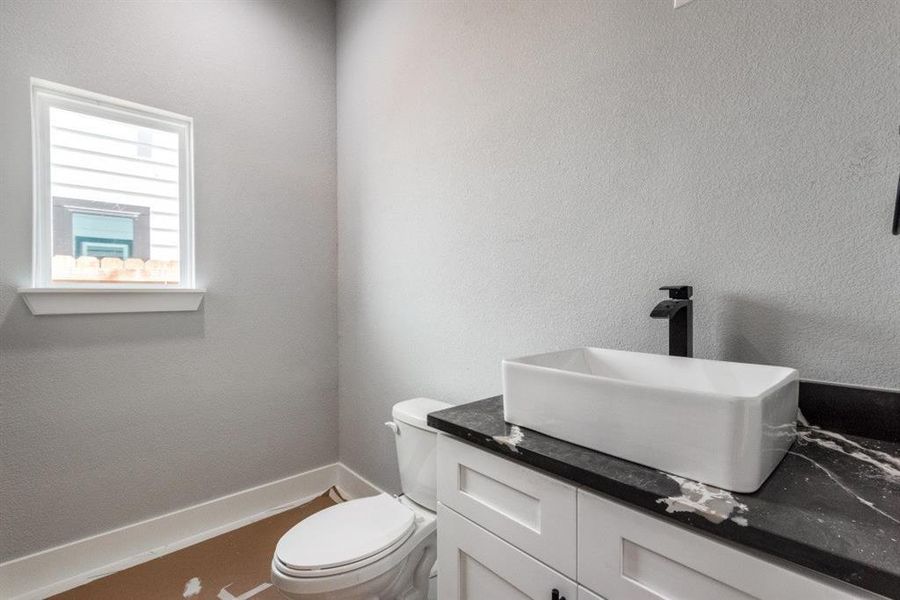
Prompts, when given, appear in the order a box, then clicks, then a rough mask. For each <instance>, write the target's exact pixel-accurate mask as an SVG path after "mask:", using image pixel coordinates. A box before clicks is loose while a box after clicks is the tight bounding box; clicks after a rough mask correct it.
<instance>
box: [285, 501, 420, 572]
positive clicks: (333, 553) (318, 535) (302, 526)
mask: <svg viewBox="0 0 900 600" xmlns="http://www.w3.org/2000/svg"><path fill="white" fill-rule="evenodd" d="M415 529H416V514H415V512H414V511H413V509H412V508H410V507H409V506H406V505H405V504H403V503H401V502H400V501H399V500H397V499H395V498H393V497H392V496H389V495H387V494H384V493H382V494H379V495H377V496H372V497H369V498H359V499H356V500H350V501H348V502H344V503H341V504H337V505H335V506H332V507H330V508H327V509H325V510H323V511H320V512H318V513H316V514H314V515H312V516H310V517H308V518H306V519H304V520H303V521H301V522H300V523H298V524H297V525H295V526H294V527H293V528H291V529H290V530H289V531H288V532H287V533H286V534H284V536H283V537H282V538H281V540H279V542H278V545H277V546H276V548H275V561H274V563H275V565H276V566H277V568H278V570H279V571H281V572H282V573H284V574H285V575H288V576H291V577H299V578H306V577H326V576H330V575H335V574H339V573H345V572H347V571H351V570H354V569H358V568H361V567H363V566H365V565H367V564H371V563H372V562H375V561H377V560H379V559H380V558H382V557H383V556H385V555H387V554H390V553H392V552H394V551H395V550H396V549H397V548H398V547H399V546H402V545H403V543H404V542H406V540H407V539H409V537H410V536H411V535H412V534H413V532H414V531H415Z"/></svg>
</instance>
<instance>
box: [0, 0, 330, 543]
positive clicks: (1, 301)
mask: <svg viewBox="0 0 900 600" xmlns="http://www.w3.org/2000/svg"><path fill="white" fill-rule="evenodd" d="M334 52H335V38H334V5H333V3H332V2H327V1H324V0H323V1H321V2H318V1H305V2H295V3H279V2H268V1H260V0H252V1H246V2H193V3H179V2H118V3H112V2H82V1H79V2H72V1H65V2H64V1H57V2H32V1H21V2H19V1H10V0H2V1H0V261H2V267H0V282H2V283H0V381H2V385H0V402H2V406H0V444H2V448H0V450H2V452H0V456H2V459H0V460H2V467H0V519H2V523H0V531H2V534H0V544H2V545H0V560H5V559H9V558H12V557H15V556H20V555H23V554H26V553H29V552H32V551H35V550H39V549H42V548H46V547H48V546H52V545H56V544H59V543H62V542H66V541H69V540H72V539H75V538H80V537H83V536H86V535H89V534H93V533H96V532H99V531H104V530H107V529H110V528H113V527H116V526H120V525H124V524H126V523H130V522H133V521H137V520H140V519H144V518H147V517H151V516H153V515H157V514H160V513H164V512H167V511H170V510H174V509H178V508H181V507H184V506H187V505H190V504H193V503H196V502H200V501H204V500H207V499H210V498H214V497H218V496H221V495H224V494H227V493H230V492H235V491H238V490H241V489H244V488H247V487H250V486H253V485H257V484H261V483H264V482H268V481H271V480H274V479H277V478H280V477H284V476H287V475H290V474H294V473H298V472H301V471H304V470H306V469H309V468H313V467H316V466H318V465H322V464H325V463H328V462H331V461H333V460H335V459H336V458H337V453H338V450H337V403H336V394H337V324H336V293H337V292H336V247H335V242H336V235H337V233H336V231H337V227H336V215H335V206H334V202H335V194H336V191H335V184H336V175H335V65H334ZM29 76H36V77H41V78H45V79H49V80H52V81H58V82H61V83H66V84H69V85H74V86H77V87H82V88H85V89H88V90H92V91H95V92H100V93H104V94H109V95H112V96H116V97H120V98H125V99H128V100H133V101H136V102H141V103H144V104H149V105H152V106H157V107H160V108H164V109H169V110H172V111H177V112H180V113H183V114H186V115H190V116H193V117H194V119H195V134H196V165H195V166H196V169H195V173H196V205H197V271H198V277H199V282H200V283H201V284H202V285H205V286H207V287H208V288H209V293H208V295H207V296H206V300H205V301H204V307H203V308H202V310H201V311H200V312H196V313H180V314H176V313H171V314H139V315H96V316H59V317H33V316H31V314H30V313H29V312H28V309H27V308H26V307H25V305H24V304H23V302H22V300H21V299H20V298H19V297H18V296H17V294H16V291H15V290H16V287H17V286H19V285H23V284H24V285H27V284H28V282H29V278H30V265H31V153H30V147H31V141H30V135H31V134H30V116H29V110H30V108H29V87H28V86H29V82H28V78H29Z"/></svg>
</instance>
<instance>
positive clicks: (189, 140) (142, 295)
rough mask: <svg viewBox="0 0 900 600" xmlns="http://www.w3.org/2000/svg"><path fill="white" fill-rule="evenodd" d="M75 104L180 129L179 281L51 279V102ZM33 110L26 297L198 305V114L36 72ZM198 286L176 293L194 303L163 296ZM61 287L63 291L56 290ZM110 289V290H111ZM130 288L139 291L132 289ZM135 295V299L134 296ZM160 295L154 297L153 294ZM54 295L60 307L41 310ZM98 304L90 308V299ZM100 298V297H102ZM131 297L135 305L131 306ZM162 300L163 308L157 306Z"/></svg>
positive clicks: (32, 300) (85, 305)
mask: <svg viewBox="0 0 900 600" xmlns="http://www.w3.org/2000/svg"><path fill="white" fill-rule="evenodd" d="M54 107H55V108H61V109H66V110H74V111H77V112H80V113H84V114H89V115H93V116H98V117H104V118H111V119H116V120H119V121H124V122H127V123H132V124H135V125H142V126H146V127H151V128H154V129H161V130H164V131H170V132H173V133H175V134H176V135H178V140H179V144H178V152H179V156H178V168H179V194H178V196H179V203H180V206H179V267H180V274H179V281H178V283H168V284H167V283H160V282H148V283H140V282H129V283H108V282H66V281H53V279H52V272H51V268H52V258H53V249H52V234H53V231H52V222H51V217H52V212H53V211H52V206H51V204H52V200H51V195H50V191H51V188H50V123H49V114H50V108H54ZM31 110H32V114H31V117H32V159H33V166H32V169H33V177H34V181H33V184H34V217H33V220H34V237H33V253H32V286H33V287H31V288H22V289H21V290H20V291H21V292H22V293H23V295H24V296H25V301H26V303H27V304H28V305H29V307H30V308H31V309H32V312H34V313H35V314H60V313H67V312H81V313H84V312H138V311H139V312H146V311H155V310H166V311H169V310H196V309H197V307H198V306H199V303H200V300H201V299H202V291H203V290H198V289H197V288H196V280H195V271H194V169H193V166H194V165H193V156H194V145H193V125H194V122H193V119H192V118H191V117H187V116H184V115H180V114H177V113H173V112H169V111H166V110H161V109H158V108H153V107H150V106H145V105H142V104H137V103H135V102H129V101H127V100H121V99H118V98H113V97H111V96H105V95H103V94H97V93H94V92H89V91H86V90H81V89H78V88H74V87H71V86H67V85H62V84H59V83H54V82H51V81H46V80H43V79H37V78H31ZM191 291H193V292H197V293H198V295H193V296H192V295H191V294H184V293H180V294H177V296H179V297H181V298H183V299H185V300H190V301H189V302H188V303H187V304H193V301H194V300H196V306H194V307H193V308H173V306H181V305H182V304H185V302H184V300H182V301H181V302H173V298H172V297H170V298H167V299H165V300H161V299H162V297H163V295H162V292H191ZM55 292H59V293H55ZM66 292H71V293H73V294H81V295H82V297H81V298H80V299H79V300H77V301H74V300H73V299H72V298H70V299H69V300H66V297H65V293H66ZM106 292H109V294H106ZM128 292H134V294H129V293H128ZM129 298H134V299H136V300H129ZM154 298H156V299H160V300H159V301H155V300H154V301H151V302H149V304H148V299H154ZM50 300H52V301H53V302H52V303H53V304H60V303H61V304H60V306H59V307H56V308H54V307H46V306H45V307H44V308H43V309H38V310H36V306H35V304H36V303H41V304H44V305H46V304H47V303H48V301H50ZM92 301H93V302H95V304H97V306H98V309H97V310H90V303H91V302H92ZM97 301H99V302H97ZM129 303H132V304H134V307H129ZM73 304H78V305H79V306H80V309H75V308H72V309H71V310H70V309H67V308H66V306H65V305H73ZM156 304H158V305H159V306H160V307H159V308H153V306H155V305H156Z"/></svg>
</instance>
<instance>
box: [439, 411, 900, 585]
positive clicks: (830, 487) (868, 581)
mask: <svg viewBox="0 0 900 600" xmlns="http://www.w3.org/2000/svg"><path fill="white" fill-rule="evenodd" d="M428 424H429V425H431V426H432V427H434V428H436V429H438V430H440V431H443V432H445V433H448V434H452V435H454V436H456V437H459V438H462V439H464V440H467V441H469V442H472V443H474V444H477V445H478V446H482V447H484V448H486V449H488V450H492V451H494V452H498V453H500V454H502V455H504V456H506V457H507V458H510V459H512V460H514V461H517V462H521V463H524V464H527V465H530V466H533V467H536V468H539V469H542V470H544V471H546V472H548V473H552V474H554V475H556V476H559V477H563V478H565V479H568V480H570V481H572V482H574V483H576V484H578V485H580V486H583V487H585V488H590V489H592V490H595V491H597V492H601V493H603V494H606V495H608V496H611V497H613V498H616V499H618V500H620V501H623V502H624V503H627V504H630V505H632V506H634V507H636V508H639V509H642V510H644V511H647V512H651V513H653V514H655V515H657V516H659V517H662V518H665V519H670V520H672V521H676V522H678V523H680V524H682V525H686V526H689V527H691V528H696V529H700V530H703V531H704V532H706V533H708V534H711V535H713V536H716V537H718V538H722V539H724V540H727V541H729V542H734V543H736V544H741V545H743V546H746V547H749V548H753V549H755V550H758V551H761V552H763V553H765V554H768V555H771V556H775V557H778V558H781V559H784V560H787V561H790V562H793V563H796V564H798V565H802V566H804V567H808V568H810V569H813V570H815V571H818V572H821V573H824V574H826V575H829V576H831V577H835V578H838V579H841V580H844V581H846V582H849V583H851V584H854V585H856V586H859V587H862V588H866V589H868V590H871V591H873V592H876V593H879V594H883V595H886V596H888V597H889V598H900V443H895V442H892V441H891V442H889V441H881V440H874V439H869V438H865V437H859V436H852V435H847V434H842V433H837V432H834V431H831V430H826V429H821V428H817V427H804V426H799V427H798V432H797V440H796V442H794V445H793V446H792V447H791V449H790V450H789V452H788V454H787V456H785V458H784V460H783V461H782V462H781V464H780V465H779V466H778V467H777V468H776V469H775V471H774V472H773V473H772V475H771V476H770V477H769V479H768V480H767V481H766V482H765V483H764V484H763V486H762V488H760V489H759V490H758V491H757V492H755V493H753V494H737V493H734V494H732V493H730V492H727V491H724V490H719V489H718V488H713V487H711V486H706V485H703V484H699V483H696V482H693V481H690V480H684V479H681V478H676V477H673V476H671V475H668V474H666V473H663V472H661V471H658V470H656V469H651V468H648V467H644V466H642V465H638V464H635V463H632V462H628V461H626V460H622V459H619V458H616V457H613V456H610V455H608V454H603V453H601V452H596V451H594V450H589V449H587V448H584V447H581V446H577V445H574V444H571V443H568V442H565V441H562V440H558V439H555V438H551V437H548V436H546V435H542V434H540V433H537V432H534V431H532V430H529V429H524V428H521V429H520V428H518V427H517V426H514V425H510V424H508V423H506V422H505V421H504V420H503V400H502V397H500V396H498V397H495V398H489V399H487V400H481V401H478V402H472V403H469V404H463V405H460V406H456V407H453V408H449V409H446V410H442V411H438V412H434V413H432V414H431V415H429V417H428Z"/></svg>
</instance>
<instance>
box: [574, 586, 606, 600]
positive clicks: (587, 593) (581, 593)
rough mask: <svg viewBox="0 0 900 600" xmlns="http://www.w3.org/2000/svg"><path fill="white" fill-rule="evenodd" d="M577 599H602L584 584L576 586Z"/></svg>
mask: <svg viewBox="0 0 900 600" xmlns="http://www.w3.org/2000/svg"><path fill="white" fill-rule="evenodd" d="M578 600H603V598H601V597H600V596H598V595H597V594H595V593H594V592H592V591H591V590H589V589H587V588H586V587H584V586H581V585H579V586H578Z"/></svg>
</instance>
